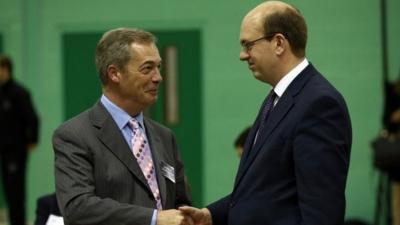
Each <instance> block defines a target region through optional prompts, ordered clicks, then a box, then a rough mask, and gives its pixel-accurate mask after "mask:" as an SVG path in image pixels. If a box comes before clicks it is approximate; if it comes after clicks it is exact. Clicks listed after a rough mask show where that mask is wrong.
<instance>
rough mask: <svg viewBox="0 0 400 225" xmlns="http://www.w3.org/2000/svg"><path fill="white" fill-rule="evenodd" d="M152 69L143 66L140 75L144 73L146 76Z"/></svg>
mask: <svg viewBox="0 0 400 225" xmlns="http://www.w3.org/2000/svg"><path fill="white" fill-rule="evenodd" d="M152 69H153V68H152V67H151V66H145V67H143V68H142V70H141V71H142V73H144V74H147V73H150V71H151V70H152Z"/></svg>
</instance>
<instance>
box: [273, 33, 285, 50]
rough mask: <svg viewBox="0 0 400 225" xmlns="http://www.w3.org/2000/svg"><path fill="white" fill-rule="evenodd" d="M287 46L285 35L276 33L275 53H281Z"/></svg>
mask: <svg viewBox="0 0 400 225" xmlns="http://www.w3.org/2000/svg"><path fill="white" fill-rule="evenodd" d="M287 48H288V42H287V39H286V38H285V36H283V35H282V34H280V33H278V34H276V35H275V53H276V54H277V55H282V54H283V53H284V52H285V51H286V49H287Z"/></svg>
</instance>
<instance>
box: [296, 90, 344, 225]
mask: <svg viewBox="0 0 400 225" xmlns="http://www.w3.org/2000/svg"><path fill="white" fill-rule="evenodd" d="M294 137H295V138H294V142H293V149H294V150H293V158H294V166H295V174H296V184H297V190H298V198H299V199H298V200H299V207H300V210H301V218H302V223H301V224H303V225H320V224H326V225H330V224H331V225H334V224H343V220H344V213H345V196H344V193H345V186H346V177H347V172H348V167H349V157H350V148H351V125H350V119H349V116H348V112H347V108H346V106H345V103H344V101H343V99H342V98H341V97H332V96H323V97H319V98H317V99H315V100H313V101H312V102H311V104H310V105H309V106H308V108H307V109H306V112H305V113H304V115H303V117H302V118H301V119H300V122H299V124H298V127H297V129H296V133H295V136H294Z"/></svg>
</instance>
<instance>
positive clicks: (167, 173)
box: [161, 162, 175, 183]
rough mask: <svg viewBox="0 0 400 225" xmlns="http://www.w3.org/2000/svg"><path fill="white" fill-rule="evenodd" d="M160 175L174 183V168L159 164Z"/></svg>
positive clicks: (162, 163) (163, 163) (166, 164)
mask: <svg viewBox="0 0 400 225" xmlns="http://www.w3.org/2000/svg"><path fill="white" fill-rule="evenodd" d="M161 172H162V175H163V176H164V177H166V178H168V179H169V180H170V181H172V182H173V183H175V168H174V167H172V166H171V165H169V164H168V163H165V162H161Z"/></svg>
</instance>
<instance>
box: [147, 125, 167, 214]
mask: <svg viewBox="0 0 400 225" xmlns="http://www.w3.org/2000/svg"><path fill="white" fill-rule="evenodd" d="M144 126H145V127H146V136H147V139H148V140H149V144H150V149H151V153H152V155H153V163H154V166H155V169H156V176H157V183H158V189H159V191H160V195H161V200H162V201H161V202H162V204H163V207H165V203H166V197H167V186H166V183H165V179H164V177H163V175H162V168H161V164H162V163H161V162H162V159H163V157H162V152H161V150H162V149H163V146H162V142H161V139H160V137H159V136H158V135H157V131H156V129H155V128H154V126H153V125H152V124H151V122H149V121H148V120H147V119H146V118H144Z"/></svg>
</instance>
